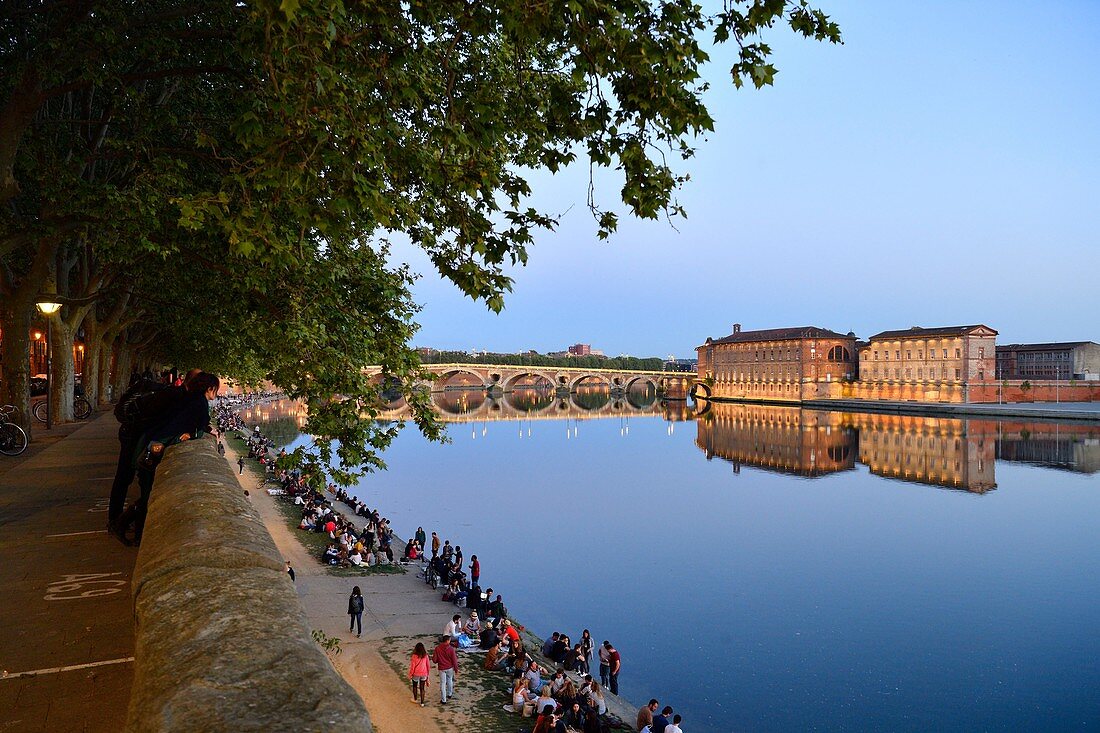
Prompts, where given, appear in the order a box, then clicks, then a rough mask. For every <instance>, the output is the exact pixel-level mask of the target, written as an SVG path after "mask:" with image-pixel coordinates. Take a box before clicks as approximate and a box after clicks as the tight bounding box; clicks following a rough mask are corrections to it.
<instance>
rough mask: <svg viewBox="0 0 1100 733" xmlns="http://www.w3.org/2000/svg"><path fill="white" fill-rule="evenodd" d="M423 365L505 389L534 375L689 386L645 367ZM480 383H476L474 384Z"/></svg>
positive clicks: (571, 385) (570, 385) (560, 381)
mask: <svg viewBox="0 0 1100 733" xmlns="http://www.w3.org/2000/svg"><path fill="white" fill-rule="evenodd" d="M424 368H425V369H426V370H428V371H430V372H432V373H434V374H436V375H438V376H440V377H442V378H443V379H444V380H445V379H447V378H449V377H451V376H455V375H460V374H465V375H467V376H468V377H472V378H474V379H475V381H480V382H481V384H480V386H481V387H484V388H485V389H489V388H493V387H499V388H500V389H502V390H503V391H505V392H510V391H512V390H514V389H515V388H516V386H517V383H518V382H519V381H520V380H522V379H523V378H524V377H537V378H539V379H543V380H545V381H546V382H547V383H549V384H550V385H551V386H553V387H554V388H555V389H559V388H560V389H568V390H569V391H570V392H573V391H576V389H577V388H578V387H579V386H580V385H581V383H583V382H585V381H595V382H597V383H599V384H603V385H606V386H607V387H609V388H611V389H629V388H630V387H631V386H632V385H633V384H636V383H638V382H648V383H650V384H652V385H653V386H654V387H655V388H657V389H665V388H668V387H670V386H678V387H682V388H684V389H686V388H687V387H689V386H690V384H691V381H692V375H690V374H686V373H683V372H663V371H660V372H659V371H644V370H633V369H600V368H591V369H589V368H581V367H577V368H570V367H553V366H533V365H532V366H523V365H518V364H465V363H457V362H456V363H448V364H425V365H424ZM364 373H365V374H367V375H376V374H381V373H382V370H381V367H377V366H370V367H365V368H364ZM475 386H479V385H475ZM431 389H432V391H441V390H442V389H445V386H442V385H441V383H440V382H439V381H436V382H433V383H432V385H431Z"/></svg>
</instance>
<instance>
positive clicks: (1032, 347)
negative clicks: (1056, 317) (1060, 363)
mask: <svg viewBox="0 0 1100 733" xmlns="http://www.w3.org/2000/svg"><path fill="white" fill-rule="evenodd" d="M1087 344H1092V345H1093V346H1100V344H1097V343H1096V342H1095V341H1055V342H1052V343H1049V344H998V345H997V351H1002V350H1003V351H1058V350H1061V349H1072V348H1075V347H1077V346H1085V345H1087Z"/></svg>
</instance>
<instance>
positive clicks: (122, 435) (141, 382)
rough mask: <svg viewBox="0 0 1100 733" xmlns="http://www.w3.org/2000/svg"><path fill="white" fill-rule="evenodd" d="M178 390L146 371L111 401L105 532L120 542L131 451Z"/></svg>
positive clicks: (130, 474)
mask: <svg viewBox="0 0 1100 733" xmlns="http://www.w3.org/2000/svg"><path fill="white" fill-rule="evenodd" d="M196 373H197V371H196ZM135 376H136V373H135ZM189 376H190V375H189ZM182 393H183V390H182V389H177V388H175V387H170V386H169V385H167V384H164V383H163V382H158V381H156V380H154V379H153V378H152V374H149V377H148V378H145V377H138V378H137V379H132V380H131V383H130V387H129V389H127V390H126V392H125V394H123V395H122V397H120V398H119V400H118V404H116V405H115V418H116V419H117V420H118V423H119V425H118V442H119V451H118V465H117V466H116V468H115V480H114V482H113V483H112V484H111V495H110V498H109V499H108V502H107V532H108V533H110V534H111V536H113V537H115V538H117V539H118V540H119V541H120V542H122V544H124V545H129V544H130V540H128V539H127V538H126V533H125V527H123V526H122V525H121V524H120V521H119V520H120V519H121V517H122V513H123V511H124V510H125V508H126V494H127V492H128V491H129V489H130V484H131V483H133V481H134V475H135V473H136V472H137V470H136V467H135V466H134V453H135V452H137V449H138V441H139V440H141V436H142V434H144V432H145V430H146V429H147V428H148V427H149V425H150V424H151V422H152V421H153V420H155V419H156V418H157V417H158V415H159V413H161V412H164V411H167V410H169V409H171V407H172V405H173V404H174V402H175V400H176V399H177V398H178V397H179V396H180V395H181V394H182Z"/></svg>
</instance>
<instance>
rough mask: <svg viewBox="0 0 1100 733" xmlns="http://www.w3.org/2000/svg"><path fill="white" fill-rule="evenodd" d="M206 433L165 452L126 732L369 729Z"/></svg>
mask: <svg viewBox="0 0 1100 733" xmlns="http://www.w3.org/2000/svg"><path fill="white" fill-rule="evenodd" d="M214 446H215V444H214V441H213V440H211V439H204V440H195V441H189V442H187V443H183V444H181V445H178V446H175V447H172V448H170V449H169V450H168V452H167V454H166V455H165V458H164V460H163V462H162V463H161V465H160V467H159V469H158V470H157V480H156V484H155V486H154V489H153V494H152V499H151V501H150V504H149V517H148V521H147V522H146V525H145V534H144V537H143V539H142V544H141V551H140V553H139V555H138V560H137V566H136V567H135V569H134V577H133V581H132V589H133V600H134V615H135V627H136V629H135V636H136V638H135V652H134V685H133V692H132V695H131V698H130V708H129V715H128V720H127V731H130V732H131V733H139V732H141V733H144V732H145V731H149V732H152V731H179V732H180V733H183V732H184V731H187V732H190V731H200V730H201V731H206V732H213V733H216V732H219V731H227V732H228V731H325V733H328V732H329V731H334V730H339V731H342V732H356V733H357V732H359V731H370V730H371V724H370V718H369V716H368V714H367V710H366V708H365V707H364V706H363V702H362V700H361V699H360V698H359V696H358V695H357V694H356V693H355V691H354V690H353V689H352V688H351V687H350V686H349V685H348V684H347V683H346V682H345V681H344V679H343V678H342V677H341V676H340V675H339V674H338V673H337V672H336V670H335V669H333V667H332V664H331V663H330V662H329V660H328V659H327V658H326V657H325V655H324V653H323V652H322V651H321V649H320V648H319V647H318V646H317V644H316V643H315V642H314V641H313V639H312V638H311V636H310V630H309V627H308V625H307V623H306V618H305V615H304V613H303V611H302V607H301V604H300V603H299V600H298V596H297V594H296V593H295V591H294V587H293V585H292V583H291V581H290V578H289V577H288V576H287V574H286V571H285V567H284V565H283V561H282V559H281V557H280V556H279V554H278V551H277V550H276V548H275V544H274V542H273V541H272V539H271V536H270V534H268V532H267V529H266V528H265V527H264V525H263V522H262V521H261V519H260V517H259V515H258V514H257V512H256V511H255V509H254V508H253V507H252V505H251V503H250V501H249V499H248V497H246V496H245V495H244V492H243V491H242V489H241V487H240V484H239V483H238V482H237V479H236V477H235V476H234V475H233V473H232V470H231V469H230V467H229V465H228V464H227V463H226V462H225V459H223V458H222V457H221V456H219V455H218V454H217V452H216V451H215V449H214Z"/></svg>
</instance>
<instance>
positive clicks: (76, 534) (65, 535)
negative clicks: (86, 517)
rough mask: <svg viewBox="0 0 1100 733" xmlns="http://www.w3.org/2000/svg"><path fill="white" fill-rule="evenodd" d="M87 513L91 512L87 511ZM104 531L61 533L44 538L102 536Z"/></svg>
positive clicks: (91, 530)
mask: <svg viewBox="0 0 1100 733" xmlns="http://www.w3.org/2000/svg"><path fill="white" fill-rule="evenodd" d="M88 511H92V510H91V509H89V510H88ZM106 531H107V530H105V529H90V530H88V531H87V532H62V533H61V534H48V535H46V537H76V536H78V535H82V534H103V533H104V532H106Z"/></svg>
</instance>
